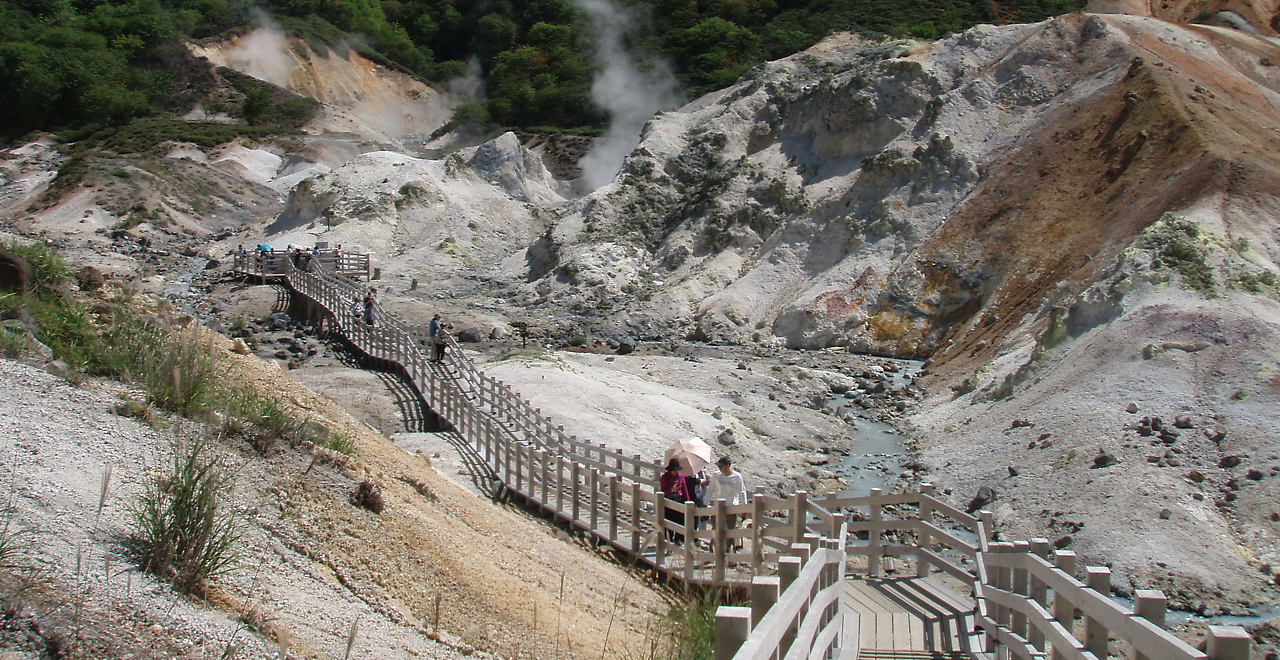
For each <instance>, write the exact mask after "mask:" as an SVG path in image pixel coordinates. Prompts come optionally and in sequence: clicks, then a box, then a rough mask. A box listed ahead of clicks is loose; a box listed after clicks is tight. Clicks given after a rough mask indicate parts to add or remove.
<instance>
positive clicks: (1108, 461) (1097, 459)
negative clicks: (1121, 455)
mask: <svg viewBox="0 0 1280 660" xmlns="http://www.w3.org/2000/svg"><path fill="white" fill-rule="evenodd" d="M1119 462H1120V459H1118V458H1116V457H1115V455H1114V454H1112V453H1111V452H1109V451H1106V450H1099V451H1098V455H1097V456H1094V457H1093V467H1094V469H1097V468H1104V467H1111V466H1112V465H1116V464H1117V463H1119Z"/></svg>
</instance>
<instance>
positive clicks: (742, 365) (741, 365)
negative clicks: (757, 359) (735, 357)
mask: <svg viewBox="0 0 1280 660" xmlns="http://www.w3.org/2000/svg"><path fill="white" fill-rule="evenodd" d="M738 369H740V370H742V371H746V370H747V363H746V362H739V363H738Z"/></svg>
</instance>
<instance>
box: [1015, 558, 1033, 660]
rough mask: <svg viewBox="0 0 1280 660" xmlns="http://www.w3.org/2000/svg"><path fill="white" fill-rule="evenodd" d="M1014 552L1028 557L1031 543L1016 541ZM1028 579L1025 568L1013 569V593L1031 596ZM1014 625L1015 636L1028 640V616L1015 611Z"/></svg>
mask: <svg viewBox="0 0 1280 660" xmlns="http://www.w3.org/2000/svg"><path fill="white" fill-rule="evenodd" d="M1013 552H1014V554H1017V555H1022V556H1026V555H1028V554H1030V553H1031V543H1029V542H1027V541H1014V542H1013ZM1027 577H1028V574H1027V569H1025V568H1015V569H1013V589H1012V591H1013V593H1015V594H1018V595H1019V596H1030V595H1031V591H1030V585H1029V584H1028V581H1027ZM1012 625H1013V632H1014V634H1015V635H1017V636H1019V637H1021V638H1023V639H1026V638H1027V615H1025V614H1023V613H1022V612H1019V611H1018V610H1014V611H1013V621H1012Z"/></svg>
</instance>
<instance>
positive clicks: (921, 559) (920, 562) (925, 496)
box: [916, 483, 933, 578]
mask: <svg viewBox="0 0 1280 660" xmlns="http://www.w3.org/2000/svg"><path fill="white" fill-rule="evenodd" d="M931 495H933V484H929V483H924V484H920V523H921V527H920V532H919V533H918V534H917V535H916V547H917V548H919V549H921V550H932V549H933V535H932V534H930V533H929V530H928V529H927V528H925V527H924V525H932V524H933V504H932V503H931V502H930V500H929V497H930V496H931ZM931 569H932V565H931V564H930V563H929V557H928V556H927V555H925V553H923V552H917V553H916V577H922V578H926V577H929V572H930V570H931Z"/></svg>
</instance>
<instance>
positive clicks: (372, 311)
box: [351, 287, 378, 325]
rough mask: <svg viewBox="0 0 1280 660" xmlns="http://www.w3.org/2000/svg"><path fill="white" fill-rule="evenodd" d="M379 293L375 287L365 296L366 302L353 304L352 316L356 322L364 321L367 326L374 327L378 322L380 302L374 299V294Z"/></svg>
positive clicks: (354, 301) (359, 301)
mask: <svg viewBox="0 0 1280 660" xmlns="http://www.w3.org/2000/svg"><path fill="white" fill-rule="evenodd" d="M377 292H378V290H377V289H375V288H374V287H369V290H368V291H367V292H365V294H364V300H353V301H352V302H351V315H352V316H354V317H356V320H359V321H364V322H365V324H367V325H373V324H374V323H375V322H376V321H377V316H378V301H377V299H376V298H374V294H376V293H377Z"/></svg>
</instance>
